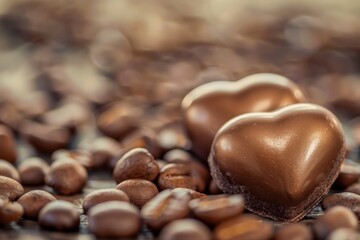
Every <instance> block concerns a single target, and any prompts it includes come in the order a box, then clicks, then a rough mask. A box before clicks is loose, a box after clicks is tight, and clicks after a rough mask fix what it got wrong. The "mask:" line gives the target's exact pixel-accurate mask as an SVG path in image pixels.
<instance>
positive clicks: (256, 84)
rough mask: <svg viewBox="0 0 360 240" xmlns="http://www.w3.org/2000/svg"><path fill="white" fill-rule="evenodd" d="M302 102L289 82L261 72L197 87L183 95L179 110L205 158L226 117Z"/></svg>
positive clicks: (300, 95) (197, 147)
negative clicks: (180, 109)
mask: <svg viewBox="0 0 360 240" xmlns="http://www.w3.org/2000/svg"><path fill="white" fill-rule="evenodd" d="M303 101H305V97H304V94H303V93H302V92H301V90H300V89H299V87H298V86H297V85H296V84H294V83H293V82H292V81H290V80H289V79H287V78H285V77H283V76H280V75H276V74H270V73H261V74H254V75H251V76H248V77H245V78H243V79H241V80H239V81H236V82H229V81H216V82H211V83H208V84H204V85H202V86H199V87H198V88H196V89H194V90H193V91H191V92H190V93H189V94H188V95H187V96H186V97H185V98H184V100H183V102H182V109H183V115H184V122H185V126H186V130H187V132H188V135H189V138H190V139H191V140H192V143H193V150H194V152H195V153H196V154H198V155H199V157H200V158H202V159H203V160H204V161H206V160H207V157H208V155H209V152H210V147H211V143H212V140H213V138H214V136H215V134H216V132H217V131H218V130H219V128H220V127H221V126H222V125H223V124H224V123H225V122H227V121H228V120H229V119H231V118H233V117H235V116H237V115H240V114H244V113H249V112H268V111H273V110H276V109H278V108H281V107H284V106H287V105H290V104H294V103H299V102H303Z"/></svg>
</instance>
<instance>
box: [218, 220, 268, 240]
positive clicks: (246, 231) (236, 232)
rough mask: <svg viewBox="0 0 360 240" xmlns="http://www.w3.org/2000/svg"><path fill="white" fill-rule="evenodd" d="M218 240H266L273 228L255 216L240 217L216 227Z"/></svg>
mask: <svg viewBox="0 0 360 240" xmlns="http://www.w3.org/2000/svg"><path fill="white" fill-rule="evenodd" d="M214 235H215V238H216V239H218V240H235V239H243V240H252V239H257V240H267V239H270V238H271V237H272V235H273V227H272V225H271V224H269V223H266V222H265V221H264V220H262V219H261V218H259V217H257V216H255V215H250V214H247V215H242V216H239V217H234V218H231V219H228V220H226V221H224V222H222V223H220V224H219V225H217V226H216V228H215V231H214Z"/></svg>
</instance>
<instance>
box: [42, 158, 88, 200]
mask: <svg viewBox="0 0 360 240" xmlns="http://www.w3.org/2000/svg"><path fill="white" fill-rule="evenodd" d="M86 181H87V172H86V169H85V168H84V167H83V166H82V165H81V164H79V163H77V162H75V161H73V160H71V159H66V160H61V161H56V162H54V163H53V164H51V166H50V170H49V172H48V173H47V175H46V177H45V183H46V185H48V186H49V187H52V188H53V189H54V190H55V191H56V192H57V193H59V194H62V195H71V194H75V193H78V192H81V191H82V189H83V187H84V186H85V184H86Z"/></svg>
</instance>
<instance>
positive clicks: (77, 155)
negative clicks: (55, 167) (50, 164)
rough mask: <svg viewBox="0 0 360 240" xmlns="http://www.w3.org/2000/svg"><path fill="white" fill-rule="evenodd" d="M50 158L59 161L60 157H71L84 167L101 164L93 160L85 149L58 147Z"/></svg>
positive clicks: (94, 166)
mask: <svg viewBox="0 0 360 240" xmlns="http://www.w3.org/2000/svg"><path fill="white" fill-rule="evenodd" d="M51 159H52V161H60V160H62V159H72V160H74V161H76V162H78V163H80V164H81V165H83V166H84V167H85V168H86V169H94V168H96V167H98V166H101V164H102V163H97V162H94V159H93V158H92V156H91V153H90V152H89V151H87V150H66V149H60V150H57V151H55V152H54V153H53V154H52V156H51Z"/></svg>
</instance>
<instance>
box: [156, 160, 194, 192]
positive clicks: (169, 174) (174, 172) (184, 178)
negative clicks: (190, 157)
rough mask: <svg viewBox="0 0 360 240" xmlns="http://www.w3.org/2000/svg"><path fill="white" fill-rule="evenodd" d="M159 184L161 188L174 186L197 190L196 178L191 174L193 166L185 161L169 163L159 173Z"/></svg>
mask: <svg viewBox="0 0 360 240" xmlns="http://www.w3.org/2000/svg"><path fill="white" fill-rule="evenodd" d="M158 186H159V189H160V190H164V189H168V188H170V189H173V188H189V189H193V190H197V188H196V186H195V181H194V178H193V177H192V176H191V166H190V165H189V164H185V163H169V164H167V165H165V166H164V167H163V168H162V169H161V171H160V174H159V178H158Z"/></svg>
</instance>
